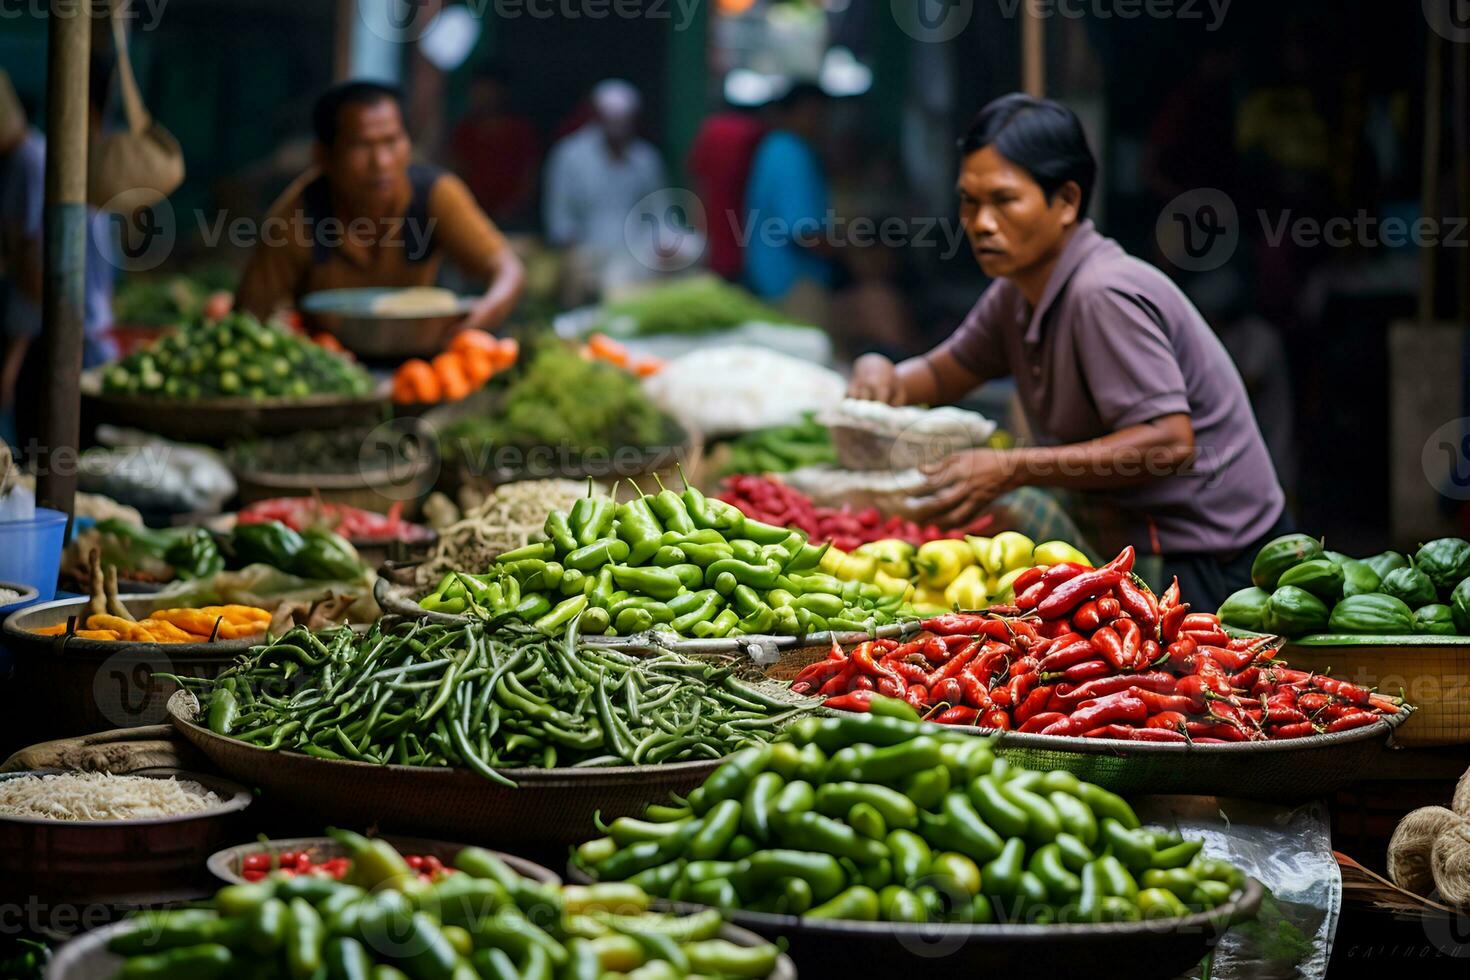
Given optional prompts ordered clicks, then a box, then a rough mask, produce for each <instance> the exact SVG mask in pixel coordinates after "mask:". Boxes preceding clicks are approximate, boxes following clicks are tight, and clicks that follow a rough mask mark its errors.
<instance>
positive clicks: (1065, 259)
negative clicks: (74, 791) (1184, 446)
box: [942, 221, 1285, 555]
mask: <svg viewBox="0 0 1470 980" xmlns="http://www.w3.org/2000/svg"><path fill="white" fill-rule="evenodd" d="M942 349H944V350H947V351H949V352H950V353H951V354H953V355H954V356H955V358H956V359H957V360H958V361H959V362H960V363H961V364H963V365H964V366H965V367H967V368H968V369H970V370H971V371H973V372H974V373H975V374H977V375H979V376H980V377H982V378H987V379H989V378H1000V377H1004V376H1006V375H1011V376H1013V377H1014V378H1015V379H1016V387H1017V390H1018V393H1019V395H1020V400H1021V405H1022V407H1023V409H1024V410H1025V412H1026V418H1027V421H1028V422H1029V424H1030V426H1031V429H1032V432H1033V433H1034V435H1035V437H1036V438H1037V440H1038V441H1040V442H1041V443H1042V444H1044V445H1064V444H1069V443H1078V442H1087V441H1089V440H1092V439H1098V438H1101V437H1102V436H1105V435H1108V434H1109V433H1111V432H1116V431H1117V430H1119V429H1124V428H1127V427H1128V426H1132V425H1138V424H1140V423H1143V422H1148V421H1149V420H1151V419H1156V418H1158V417H1160V416H1162V415H1173V414H1177V413H1181V412H1182V413H1185V414H1187V415H1189V417H1190V421H1191V422H1192V424H1193V425H1194V440H1195V447H1196V458H1195V461H1194V464H1193V466H1192V467H1191V468H1190V469H1188V470H1187V471H1185V472H1182V473H1177V474H1174V475H1165V476H1160V477H1159V478H1158V479H1154V480H1150V481H1149V482H1147V483H1142V484H1140V485H1138V486H1135V487H1130V488H1128V489H1124V490H1114V491H1108V492H1088V493H1087V494H1086V495H1085V496H1086V497H1088V498H1092V499H1093V500H1095V501H1097V502H1099V503H1105V504H1111V505H1113V506H1114V507H1116V508H1117V509H1118V510H1120V511H1121V512H1122V514H1123V516H1124V518H1125V520H1126V522H1127V524H1128V525H1129V526H1128V528H1127V531H1128V535H1129V539H1130V540H1131V541H1132V542H1133V543H1134V544H1135V545H1137V546H1138V547H1139V548H1140V550H1142V551H1153V550H1154V547H1153V545H1155V544H1156V547H1157V550H1158V551H1159V552H1160V553H1162V554H1167V555H1173V554H1220V555H1228V554H1233V553H1235V552H1238V551H1240V550H1241V549H1242V548H1245V547H1246V546H1247V545H1249V544H1251V543H1252V542H1254V541H1255V540H1256V539H1258V538H1259V537H1261V535H1263V534H1265V533H1266V531H1268V530H1269V529H1270V528H1271V526H1272V525H1273V524H1275V523H1276V521H1277V519H1278V518H1279V517H1280V516H1281V512H1282V509H1283V507H1284V506H1285V496H1284V495H1283V493H1282V490H1281V484H1280V482H1279V481H1278V480H1277V479H1276V470H1275V469H1274V468H1273V467H1272V465H1271V457H1270V456H1269V455H1268V454H1267V452H1266V443H1265V440H1263V439H1262V438H1261V431H1260V429H1259V428H1258V427H1257V425H1256V418H1255V415H1254V414H1253V413H1252V412H1251V406H1250V401H1249V399H1248V398H1247V396H1246V391H1245V384H1244V383H1243V382H1242V381H1241V379H1240V373H1239V372H1238V371H1236V369H1235V365H1234V364H1233V363H1232V362H1231V360H1230V355H1229V354H1227V353H1226V351H1225V347H1224V345H1222V344H1221V343H1220V340H1219V338H1217V337H1216V336H1215V333H1214V331H1213V330H1211V329H1210V327H1209V325H1208V324H1207V323H1205V321H1204V318H1203V317H1201V316H1200V314H1199V311H1198V310H1196V309H1195V308H1194V306H1193V304H1191V303H1190V302H1189V300H1188V299H1187V298H1185V296H1184V294H1183V293H1182V292H1181V291H1180V290H1179V288H1178V287H1177V286H1175V285H1174V283H1173V282H1171V281H1170V280H1169V278H1168V277H1167V276H1165V275H1164V274H1163V273H1162V272H1160V271H1159V270H1158V269H1155V268H1154V267H1153V266H1151V265H1149V264H1148V263H1146V262H1143V261H1140V260H1139V259H1136V258H1134V257H1133V256H1131V255H1129V254H1128V253H1126V252H1124V251H1123V249H1122V247H1121V246H1119V245H1118V243H1117V242H1115V241H1113V240H1112V239H1111V238H1104V237H1103V236H1102V235H1100V234H1098V232H1097V230H1096V229H1095V228H1093V225H1092V222H1091V221H1084V222H1083V223H1082V224H1081V225H1079V226H1078V228H1077V230H1076V231H1075V232H1074V233H1073V235H1072V239H1071V241H1069V242H1068V243H1067V247H1066V248H1065V249H1064V250H1063V252H1062V256H1061V259H1060V260H1059V261H1058V262H1057V267H1056V269H1055V270H1054V271H1053V272H1052V275H1051V279H1050V280H1049V281H1048V282H1047V284H1046V291H1045V293H1044V294H1043V295H1042V297H1041V303H1040V305H1039V306H1037V308H1036V309H1035V310H1034V311H1033V310H1032V309H1031V308H1030V306H1029V304H1028V303H1027V302H1026V299H1025V297H1023V296H1022V295H1021V291H1020V290H1019V289H1017V288H1016V286H1015V285H1014V284H1012V283H1011V282H1010V281H1009V280H1005V279H998V280H996V281H995V282H993V283H991V285H990V287H989V288H988V289H986V290H985V292H984V294H983V295H981V297H980V301H979V302H978V303H976V304H975V307H974V309H972V310H971V311H970V313H969V315H968V316H967V317H966V318H965V321H964V322H963V323H962V324H961V325H960V327H959V329H958V330H956V331H955V333H954V334H953V335H952V336H951V337H950V338H949V339H948V340H947V341H945V343H944V346H943V348H942ZM1098 543H1099V544H1102V543H1103V542H1098Z"/></svg>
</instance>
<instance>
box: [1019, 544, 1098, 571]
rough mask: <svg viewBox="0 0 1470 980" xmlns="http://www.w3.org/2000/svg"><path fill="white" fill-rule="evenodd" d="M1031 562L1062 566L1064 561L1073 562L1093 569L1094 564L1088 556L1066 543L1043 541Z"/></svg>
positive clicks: (1037, 547)
mask: <svg viewBox="0 0 1470 980" xmlns="http://www.w3.org/2000/svg"><path fill="white" fill-rule="evenodd" d="M1031 561H1032V563H1033V564H1036V565H1060V564H1061V563H1062V562H1064V561H1071V562H1076V563H1077V564H1079V565H1086V566H1087V567H1088V568H1091V567H1092V562H1091V561H1089V560H1088V559H1087V556H1086V555H1084V554H1083V553H1082V552H1080V551H1078V550H1077V549H1076V548H1074V547H1072V546H1071V545H1070V544H1068V543H1067V542H1065V541H1043V542H1042V543H1041V544H1039V545H1037V546H1036V551H1035V552H1034V553H1033V554H1032V556H1031Z"/></svg>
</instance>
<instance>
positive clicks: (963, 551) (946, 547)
mask: <svg viewBox="0 0 1470 980" xmlns="http://www.w3.org/2000/svg"><path fill="white" fill-rule="evenodd" d="M914 564H915V565H917V566H918V569H919V582H920V584H922V585H925V586H927V587H929V588H931V589H943V588H944V587H945V586H946V585H948V584H949V583H951V582H953V581H954V580H955V578H956V577H957V576H958V575H959V574H960V572H961V571H963V570H964V569H965V568H966V567H967V566H970V565H973V564H975V555H974V553H973V552H971V551H970V546H969V545H968V544H966V543H965V542H963V541H957V540H955V539H953V538H942V539H940V540H938V541H929V542H927V543H925V544H924V546H923V547H921V548H920V549H919V550H918V552H917V553H916V554H915V555H914Z"/></svg>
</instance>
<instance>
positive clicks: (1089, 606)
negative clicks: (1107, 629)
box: [1072, 599, 1102, 633]
mask: <svg viewBox="0 0 1470 980" xmlns="http://www.w3.org/2000/svg"><path fill="white" fill-rule="evenodd" d="M1101 625H1102V617H1101V616H1099V615H1098V612H1097V600H1096V599H1089V600H1087V601H1086V602H1084V603H1083V604H1082V605H1080V606H1078V607H1077V610H1076V611H1075V612H1074V613H1072V628H1073V629H1075V630H1080V631H1082V632H1086V633H1090V632H1092V631H1093V630H1095V629H1097V628H1098V627H1099V626H1101Z"/></svg>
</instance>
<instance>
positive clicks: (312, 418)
mask: <svg viewBox="0 0 1470 980" xmlns="http://www.w3.org/2000/svg"><path fill="white" fill-rule="evenodd" d="M82 399H83V402H84V403H86V404H87V405H88V406H89V408H90V409H91V411H92V412H93V413H94V414H95V415H96V417H97V418H98V419H103V420H106V421H108V422H111V423H112V424H114V425H121V426H126V427H129V428H134V429H142V430H143V431H145V432H154V433H157V434H158V435H161V436H164V437H165V438H168V439H177V440H179V441H181V442H202V443H206V444H209V445H216V446H218V445H223V444H224V443H225V442H227V441H229V440H232V439H241V438H244V437H246V436H270V435H283V434H285V433H289V432H297V431H299V430H301V429H334V428H339V427H342V426H349V425H354V424H357V423H367V424H372V423H373V422H375V421H379V420H380V419H382V418H383V417H385V413H386V411H387V407H388V393H387V389H386V388H381V389H379V390H377V391H374V392H370V393H369V394H366V395H305V396H302V397H299V398H264V399H257V398H194V399H188V400H183V399H178V398H158V397H153V396H149V395H118V394H113V393H109V392H104V391H103V390H102V376H101V373H100V371H99V370H93V371H84V372H83V373H82Z"/></svg>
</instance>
